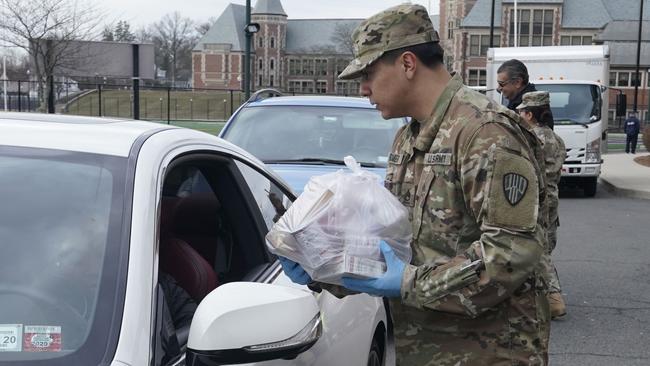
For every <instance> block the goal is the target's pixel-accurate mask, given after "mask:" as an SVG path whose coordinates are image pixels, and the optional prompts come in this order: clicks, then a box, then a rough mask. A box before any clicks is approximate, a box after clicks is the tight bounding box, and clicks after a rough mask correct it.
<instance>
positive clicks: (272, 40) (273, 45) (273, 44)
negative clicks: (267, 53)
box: [271, 37, 275, 48]
mask: <svg viewBox="0 0 650 366" xmlns="http://www.w3.org/2000/svg"><path fill="white" fill-rule="evenodd" d="M271 48H275V38H273V37H271Z"/></svg>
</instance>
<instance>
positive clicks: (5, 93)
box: [2, 56, 7, 112]
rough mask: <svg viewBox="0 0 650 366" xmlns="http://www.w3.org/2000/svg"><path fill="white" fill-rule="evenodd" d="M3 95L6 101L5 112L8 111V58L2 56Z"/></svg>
mask: <svg viewBox="0 0 650 366" xmlns="http://www.w3.org/2000/svg"><path fill="white" fill-rule="evenodd" d="M2 95H3V97H4V98H3V99H4V101H5V112H6V111H7V56H2Z"/></svg>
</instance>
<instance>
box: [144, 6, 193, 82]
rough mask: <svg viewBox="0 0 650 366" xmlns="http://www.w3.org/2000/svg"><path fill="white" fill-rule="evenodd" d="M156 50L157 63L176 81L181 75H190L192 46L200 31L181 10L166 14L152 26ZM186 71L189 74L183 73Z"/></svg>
mask: <svg viewBox="0 0 650 366" xmlns="http://www.w3.org/2000/svg"><path fill="white" fill-rule="evenodd" d="M151 35H152V40H153V44H154V49H155V52H156V63H157V64H158V65H159V66H160V67H161V68H162V69H164V70H167V75H168V76H167V77H168V78H169V79H171V82H172V83H174V82H175V81H176V79H177V78H178V77H179V76H181V77H184V76H187V77H189V73H190V72H191V67H192V47H193V46H194V43H195V41H196V40H197V37H198V33H197V32H196V30H195V27H194V22H193V21H192V20H191V19H189V18H184V17H182V16H181V14H180V13H179V12H177V11H176V12H173V13H170V14H167V15H165V16H164V17H163V18H162V19H161V20H160V21H159V22H156V23H154V24H153V26H152V27H151ZM184 73H186V74H188V75H183V74H184Z"/></svg>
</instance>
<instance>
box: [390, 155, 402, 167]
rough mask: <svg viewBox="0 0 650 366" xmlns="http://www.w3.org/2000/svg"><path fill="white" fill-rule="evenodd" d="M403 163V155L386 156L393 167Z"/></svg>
mask: <svg viewBox="0 0 650 366" xmlns="http://www.w3.org/2000/svg"><path fill="white" fill-rule="evenodd" d="M403 161H404V155H403V154H393V153H390V154H389V155H388V162H389V163H391V164H395V165H400V164H402V162H403Z"/></svg>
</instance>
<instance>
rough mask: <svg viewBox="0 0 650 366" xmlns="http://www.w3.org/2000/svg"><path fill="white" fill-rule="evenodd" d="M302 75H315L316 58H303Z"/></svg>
mask: <svg viewBox="0 0 650 366" xmlns="http://www.w3.org/2000/svg"><path fill="white" fill-rule="evenodd" d="M302 75H314V60H313V59H310V58H308V59H304V60H302Z"/></svg>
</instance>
